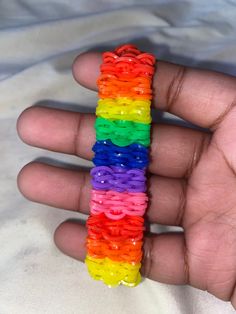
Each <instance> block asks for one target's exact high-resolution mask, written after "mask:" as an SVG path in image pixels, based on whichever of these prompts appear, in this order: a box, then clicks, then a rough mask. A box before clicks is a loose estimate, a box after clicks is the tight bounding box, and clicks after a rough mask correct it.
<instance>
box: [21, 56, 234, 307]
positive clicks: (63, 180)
mask: <svg viewBox="0 0 236 314" xmlns="http://www.w3.org/2000/svg"><path fill="white" fill-rule="evenodd" d="M100 63H101V55H100V54H98V53H86V54H83V55H81V56H79V57H78V58H77V59H76V61H75V62H74V65H73V73H74V77H75V79H76V80H77V81H78V82H79V83H80V84H81V85H83V86H85V87H87V88H89V89H92V90H96V78H97V76H98V74H99V64H100ZM153 85H154V101H153V106H154V107H156V108H158V109H161V110H164V111H168V112H170V113H173V114H175V115H177V116H179V117H181V118H183V119H185V120H188V121H190V122H192V123H194V124H196V125H198V126H200V127H203V128H209V130H210V131H211V132H203V131H197V130H193V129H189V128H185V127H180V126H173V125H172V126H171V125H165V124H160V125H154V126H153V128H152V145H151V162H150V167H149V171H150V180H149V185H150V190H149V192H150V207H149V209H148V214H147V215H148V218H149V220H150V222H152V223H160V224H164V225H165V224H166V225H175V226H181V227H183V229H184V233H166V234H160V235H156V236H147V237H146V238H145V245H144V251H145V253H144V260H143V268H142V272H143V274H144V275H145V276H147V277H148V278H151V279H153V280H157V281H160V282H163V283H168V284H190V285H192V286H193V287H196V288H199V289H203V290H207V291H208V292H210V293H212V294H213V295H215V296H217V297H218V298H221V299H222V300H230V301H231V302H232V304H233V306H234V307H235V308H236V289H235V286H236V78H233V77H230V76H226V75H223V74H220V73H214V72H210V71H200V70H194V69H190V68H185V67H182V66H178V65H173V64H169V63H165V62H158V65H157V72H156V75H155V77H154V83H153ZM94 119H95V116H94V115H91V114H80V113H73V112H69V111H63V110H55V109H48V108H43V107H32V108H29V109H27V110H25V111H24V112H23V113H22V114H21V116H20V117H19V120H18V125H17V128H18V133H19V136H20V137H21V139H22V140H23V141H24V142H26V143H28V144H29V145H32V146H37V147H41V148H44V149H49V150H51V151H57V152H62V153H67V154H74V155H78V156H80V157H82V158H85V159H91V158H92V151H91V148H92V145H93V143H94V142H95V133H94V127H93V124H94ZM18 185H19V189H20V191H21V192H22V193H23V195H24V196H26V197H27V198H28V199H30V200H32V201H35V202H40V203H43V204H48V205H51V206H55V207H59V208H64V209H68V210H75V211H80V212H82V213H86V214H88V213H89V199H90V195H89V194H90V193H89V192H90V189H91V187H90V177H89V174H88V173H86V172H76V171H72V170H68V169H62V168H58V167H54V166H49V165H45V164H42V163H36V162H34V163H30V164H28V165H26V166H25V167H24V168H23V169H22V170H21V172H20V174H19V176H18ZM85 237H86V228H85V227H84V226H82V225H79V224H77V223H75V222H64V223H62V224H61V225H60V226H59V227H58V228H57V230H56V231H55V243H56V245H57V246H58V248H59V249H60V250H61V251H62V252H64V253H65V254H67V255H69V256H71V257H73V258H76V259H78V260H83V259H84V258H85V254H86V252H85V245H84V243H85Z"/></svg>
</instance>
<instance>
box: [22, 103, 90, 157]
mask: <svg viewBox="0 0 236 314" xmlns="http://www.w3.org/2000/svg"><path fill="white" fill-rule="evenodd" d="M94 120H95V117H94V116H93V115H90V114H80V113H74V112H70V111H65V110H59V109H56V110H55V109H50V108H43V107H30V108H28V109H26V110H25V111H24V112H23V113H22V114H21V115H20V117H19V118H18V121H17V131H18V134H19V136H20V137H21V139H22V140H23V141H24V142H26V143H27V144H29V145H32V146H36V147H41V148H44V149H49V150H52V151H57V152H62V153H67V154H74V155H79V156H81V157H83V158H86V159H91V158H92V151H91V148H92V143H95V132H94V126H93V124H94Z"/></svg>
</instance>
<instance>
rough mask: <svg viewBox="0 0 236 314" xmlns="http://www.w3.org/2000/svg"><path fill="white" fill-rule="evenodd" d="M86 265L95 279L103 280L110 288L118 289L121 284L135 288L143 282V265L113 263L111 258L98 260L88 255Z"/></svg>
mask: <svg viewBox="0 0 236 314" xmlns="http://www.w3.org/2000/svg"><path fill="white" fill-rule="evenodd" d="M85 264H86V265H87V267H88V272H89V274H90V276H91V277H92V278H93V279H95V280H102V281H103V282H104V283H105V284H107V285H108V286H110V287H116V286H118V285H119V284H123V285H125V286H128V287H135V286H137V285H138V284H139V283H140V281H141V275H140V272H139V269H140V267H141V263H138V264H129V263H124V262H116V261H112V260H110V259H109V258H104V259H98V258H93V257H91V256H89V255H87V256H86V259H85Z"/></svg>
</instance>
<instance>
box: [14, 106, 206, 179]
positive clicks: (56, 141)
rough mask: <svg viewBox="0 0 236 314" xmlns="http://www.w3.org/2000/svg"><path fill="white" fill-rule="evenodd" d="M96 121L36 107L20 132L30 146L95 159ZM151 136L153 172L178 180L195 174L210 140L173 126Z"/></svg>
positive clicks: (22, 120) (26, 115)
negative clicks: (193, 172) (93, 157)
mask: <svg viewBox="0 0 236 314" xmlns="http://www.w3.org/2000/svg"><path fill="white" fill-rule="evenodd" d="M94 119H95V117H94V116H93V115H90V114H80V113H73V112H68V111H64V110H55V109H49V108H43V107H32V108H29V109H27V110H26V111H24V112H23V113H22V115H21V116H20V118H19V120H18V124H17V129H18V133H19V136H20V137H21V138H22V140H23V141H24V142H26V143H27V144H30V145H33V146H37V147H41V148H45V149H50V150H52V151H58V152H63V153H69V154H76V155H78V156H80V157H82V158H86V159H91V158H92V156H93V153H92V146H93V144H94V143H95V131H94ZM151 136H152V143H151V150H150V167H149V170H150V171H151V172H152V173H155V174H158V175H161V176H167V177H174V178H181V177H185V176H188V175H189V174H190V173H191V171H192V170H193V168H194V167H195V165H196V164H197V162H198V160H199V158H200V156H201V153H202V152H203V151H204V150H205V149H206V148H207V146H208V143H209V140H210V135H209V134H207V133H204V132H200V131H196V130H191V129H187V128H184V127H178V126H170V125H169V126H167V125H158V126H156V125H155V126H154V127H153V128H152V135H151Z"/></svg>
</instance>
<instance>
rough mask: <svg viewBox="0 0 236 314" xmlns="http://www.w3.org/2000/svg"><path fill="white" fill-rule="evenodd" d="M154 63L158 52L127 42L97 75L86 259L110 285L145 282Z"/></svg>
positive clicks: (108, 57)
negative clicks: (144, 240) (143, 265)
mask: <svg viewBox="0 0 236 314" xmlns="http://www.w3.org/2000/svg"><path fill="white" fill-rule="evenodd" d="M154 66H155V57H154V56H153V55H151V54H149V53H144V52H141V51H140V50H138V49H137V48H136V47H135V46H133V45H129V44H128V45H123V46H120V47H118V48H116V49H115V50H114V51H113V52H105V53H103V62H102V65H101V66H100V70H101V73H100V75H99V77H98V79H97V85H98V95H99V98H100V99H99V100H98V106H97V109H96V116H97V118H96V122H95V129H96V143H95V144H94V146H93V152H94V158H93V162H94V164H95V167H94V168H93V169H92V170H91V177H92V180H91V183H92V195H91V201H90V216H89V218H88V220H87V223H86V225H87V229H88V236H87V239H86V247H87V256H86V259H85V263H86V265H87V268H88V272H89V274H90V275H91V277H92V278H94V279H95V280H101V281H103V282H104V283H105V284H107V285H108V286H110V287H113V286H117V285H119V284H123V285H126V286H129V287H134V286H136V285H137V284H139V282H140V281H141V275H140V267H141V261H142V246H143V232H144V218H143V215H144V214H145V212H146V209H147V204H148V196H147V194H146V193H145V192H146V168H147V166H148V162H149V159H148V146H149V145H150V123H151V114H150V106H151V99H152V77H153V74H154Z"/></svg>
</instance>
